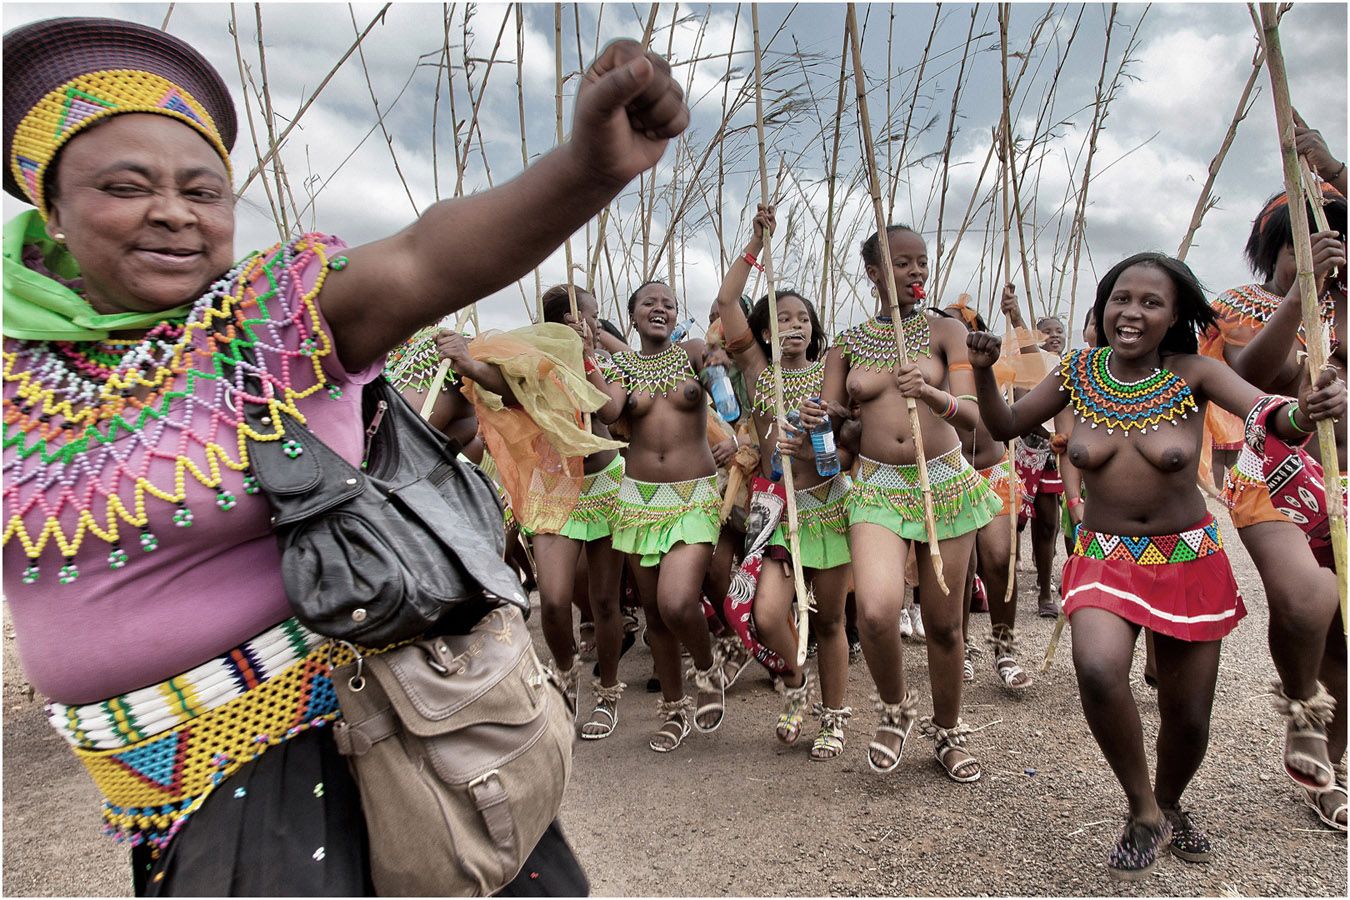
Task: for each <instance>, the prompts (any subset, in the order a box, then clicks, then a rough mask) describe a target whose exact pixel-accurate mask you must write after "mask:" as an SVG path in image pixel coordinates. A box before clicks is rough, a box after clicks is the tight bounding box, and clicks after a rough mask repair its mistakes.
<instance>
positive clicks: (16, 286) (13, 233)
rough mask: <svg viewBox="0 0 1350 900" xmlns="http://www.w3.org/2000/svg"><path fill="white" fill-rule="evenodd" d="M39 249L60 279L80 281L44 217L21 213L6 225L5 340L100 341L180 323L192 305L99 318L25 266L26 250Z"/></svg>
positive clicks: (62, 287) (84, 303) (66, 290)
mask: <svg viewBox="0 0 1350 900" xmlns="http://www.w3.org/2000/svg"><path fill="white" fill-rule="evenodd" d="M28 244H34V245H36V246H37V247H38V248H39V249H40V250H41V251H42V254H43V256H44V257H46V260H47V265H48V266H49V267H50V268H51V270H52V272H54V273H56V275H58V276H59V277H61V278H72V279H73V278H78V277H79V276H80V266H79V263H77V262H76V261H75V257H73V256H71V255H70V251H69V250H67V249H66V248H65V246H64V245H62V244H58V243H57V242H56V241H54V240H52V239H51V237H50V236H48V234H47V231H46V228H45V227H44V223H43V221H42V216H40V215H39V214H38V211H37V210H35V209H32V210H29V211H28V212H25V213H20V214H19V215H17V216H15V217H14V218H13V219H10V220H9V221H8V222H6V223H5V234H4V241H3V248H4V254H5V275H4V289H5V307H4V316H3V331H4V334H5V337H10V338H17V339H19V340H24V341H101V340H105V339H107V337H108V335H109V334H110V333H112V332H114V331H132V330H136V329H145V328H149V327H150V326H152V325H155V324H158V323H159V322H163V321H164V320H166V319H182V318H185V317H186V316H187V314H188V311H189V310H191V309H192V304H191V303H185V304H183V305H182V306H177V307H174V308H173V309H162V310H156V311H155V312H125V313H112V314H110V315H100V314H99V313H97V312H95V311H94V308H93V307H92V306H90V305H89V302H88V301H87V300H85V299H84V298H83V297H81V296H80V295H79V294H77V293H75V292H74V291H72V290H71V289H70V288H68V287H66V286H65V285H63V284H61V283H60V282H58V281H54V280H53V279H51V278H48V277H47V276H46V275H41V274H39V273H37V272H34V271H33V270H32V269H30V268H28V267H27V266H25V265H24V264H23V248H24V247H25V246H26V245H28Z"/></svg>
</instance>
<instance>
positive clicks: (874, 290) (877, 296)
mask: <svg viewBox="0 0 1350 900" xmlns="http://www.w3.org/2000/svg"><path fill="white" fill-rule="evenodd" d="M872 299H873V300H880V299H881V291H879V290H877V286H876V285H875V284H874V285H872Z"/></svg>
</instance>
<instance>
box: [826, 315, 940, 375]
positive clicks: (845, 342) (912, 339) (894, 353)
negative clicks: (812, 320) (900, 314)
mask: <svg viewBox="0 0 1350 900" xmlns="http://www.w3.org/2000/svg"><path fill="white" fill-rule="evenodd" d="M900 330H901V331H902V332H904V335H905V361H906V362H915V361H917V360H918V359H919V357H921V356H929V355H930V347H929V343H930V341H931V339H932V334H933V332H932V329H931V328H930V327H929V325H928V316H926V315H925V314H924V313H923V311H922V310H919V311H917V312H915V313H914V314H913V315H910V316H908V317H906V318H902V319H901V320H900ZM835 344H837V345H838V346H839V348H840V350H841V351H842V352H843V354H844V359H845V360H846V361H847V362H848V364H849V365H850V366H854V367H858V368H863V369H893V368H895V365H896V364H897V363H898V362H899V361H900V348H899V347H898V346H896V343H895V326H894V324H893V323H892V322H891V320H890V318H889V317H887V318H884V319H883V318H881V317H876V318H871V319H868V320H867V321H865V322H863V323H862V324H860V325H854V326H853V327H852V328H850V329H848V330H847V331H845V332H843V333H842V334H840V335H839V337H837V338H836V339H835Z"/></svg>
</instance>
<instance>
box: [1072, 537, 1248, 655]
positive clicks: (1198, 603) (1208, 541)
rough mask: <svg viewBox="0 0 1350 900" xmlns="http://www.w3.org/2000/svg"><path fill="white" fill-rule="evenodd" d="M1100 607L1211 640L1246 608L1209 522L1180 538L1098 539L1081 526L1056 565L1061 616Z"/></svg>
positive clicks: (1159, 629)
mask: <svg viewBox="0 0 1350 900" xmlns="http://www.w3.org/2000/svg"><path fill="white" fill-rule="evenodd" d="M1084 607H1093V608H1096V609H1104V610H1107V611H1108V612H1112V613H1115V614H1116V615H1118V616H1120V617H1121V618H1122V619H1125V620H1126V621H1127V622H1133V623H1134V624H1136V625H1141V626H1143V627H1145V628H1149V629H1152V630H1153V631H1154V632H1156V633H1158V634H1165V635H1167V636H1168V637H1173V638H1177V639H1178V640H1183V641H1217V640H1219V639H1220V638H1222V637H1224V636H1225V635H1227V634H1228V632H1230V631H1232V630H1233V629H1234V628H1235V627H1237V623H1238V622H1239V621H1241V620H1242V617H1243V616H1245V615H1246V614H1247V609H1246V607H1245V606H1243V603H1242V594H1241V593H1240V592H1239V591H1238V585H1237V581H1236V580H1235V579H1234V578H1233V567H1232V566H1231V565H1230V564H1229V562H1228V554H1226V553H1225V552H1224V550H1223V540H1222V538H1221V537H1220V535H1219V527H1218V525H1217V524H1216V523H1215V521H1214V517H1213V516H1211V515H1206V516H1205V518H1204V519H1203V520H1202V521H1201V522H1199V523H1198V524H1196V525H1195V526H1194V527H1192V528H1188V529H1186V530H1185V531H1183V532H1181V533H1180V534H1156V535H1147V536H1141V537H1129V536H1126V535H1114V534H1103V533H1102V532H1098V531H1090V530H1088V529H1086V528H1084V527H1082V526H1081V525H1080V526H1079V527H1078V534H1077V537H1076V539H1075V541H1074V547H1073V555H1072V556H1070V557H1069V560H1068V562H1066V563H1065V564H1064V613H1065V615H1067V616H1070V617H1072V616H1073V614H1074V613H1075V612H1077V611H1078V610H1080V609H1083V608H1084Z"/></svg>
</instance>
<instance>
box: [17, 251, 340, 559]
mask: <svg viewBox="0 0 1350 900" xmlns="http://www.w3.org/2000/svg"><path fill="white" fill-rule="evenodd" d="M326 240H331V239H329V238H327V237H326V236H324V235H318V234H311V235H305V236H303V237H301V238H299V239H297V240H295V241H294V242H292V243H290V244H287V245H279V246H277V247H275V248H273V249H272V250H270V251H268V252H267V253H265V254H254V255H252V256H249V257H247V258H246V259H245V260H244V261H242V262H240V263H239V264H238V265H236V266H235V268H234V269H232V270H231V271H230V272H229V273H228V274H226V275H224V276H223V277H222V278H221V279H220V280H218V281H216V282H215V283H214V284H212V285H211V287H210V288H209V289H208V290H207V292H206V293H205V294H204V295H203V296H202V297H201V298H200V299H198V300H197V301H196V302H195V303H193V304H192V305H191V310H190V312H189V313H188V316H187V319H186V321H184V322H179V323H176V324H175V323H171V322H165V323H162V324H160V325H158V326H156V327H155V328H153V329H151V331H150V332H149V333H148V334H147V335H146V336H145V337H144V338H143V339H141V340H139V341H134V342H130V341H128V342H120V341H100V342H87V343H86V342H75V343H62V342H46V341H23V340H14V339H8V340H6V341H5V345H4V354H3V358H4V369H3V377H4V380H5V382H6V383H7V384H13V385H14V387H13V388H12V390H11V391H9V395H8V396H6V397H5V398H4V424H3V435H4V438H3V445H4V464H3V473H4V488H3V497H4V515H5V527H4V538H3V543H4V544H8V543H9V541H10V540H11V539H14V538H17V539H18V540H19V542H20V543H21V544H22V546H23V550H24V553H25V555H26V556H27V557H28V559H29V563H30V564H29V566H28V568H27V569H26V570H25V571H24V576H23V581H24V583H26V584H33V583H34V582H36V581H37V580H38V578H39V570H38V566H37V560H38V559H39V557H40V556H41V555H42V552H43V550H44V549H46V547H47V545H48V544H49V543H54V544H55V545H56V549H57V550H58V552H59V553H60V555H61V557H62V561H63V565H62V566H61V571H60V573H59V577H58V580H59V581H60V582H61V583H62V584H69V583H71V582H73V581H74V580H75V579H76V578H77V577H78V576H79V570H78V568H77V566H76V563H75V555H76V554H77V553H78V552H79V550H80V548H81V546H82V544H83V543H84V541H85V539H86V538H87V537H88V536H90V535H93V536H94V537H96V538H98V539H100V540H102V541H104V542H106V543H107V544H108V545H109V548H110V549H109V553H108V556H107V564H108V566H109V567H110V568H112V569H114V570H115V569H121V568H123V567H124V566H126V565H127V563H128V561H129V559H128V553H127V551H126V550H125V549H123V544H124V542H125V541H124V539H125V534H124V529H125V528H126V527H127V526H131V527H132V528H134V529H137V530H138V531H139V536H138V539H137V540H136V541H134V543H138V544H139V546H140V548H141V550H142V551H144V552H147V553H149V552H153V551H154V550H155V549H157V548H158V546H159V539H158V538H157V537H156V535H155V534H154V533H153V532H152V531H151V530H150V514H149V511H148V509H147V507H148V505H149V503H150V502H151V501H152V500H155V501H160V502H163V503H167V504H170V505H172V506H174V507H175V509H174V511H173V515H172V521H173V524H174V525H175V526H177V527H179V528H187V527H190V526H191V525H192V520H193V511H192V510H190V509H189V508H188V507H187V505H186V498H187V479H188V478H189V477H191V478H193V479H195V480H197V481H198V482H199V483H201V484H202V485H203V486H205V487H207V488H208V489H212V490H214V491H215V492H216V494H215V505H216V507H217V508H218V509H219V510H221V511H222V512H228V511H230V510H231V509H233V508H234V507H235V505H236V504H237V498H236V496H235V494H234V493H232V491H231V490H230V486H229V485H227V483H226V478H225V472H224V470H225V469H232V470H234V471H237V472H242V473H245V475H244V477H243V485H242V487H243V490H244V492H245V493H248V494H254V493H257V492H258V487H257V485H256V483H254V481H253V479H252V478H251V476H249V475H248V474H247V473H248V465H249V462H248V452H247V446H246V443H245V434H246V433H247V434H248V435H249V436H252V437H255V438H257V439H260V440H277V441H281V440H285V442H286V443H289V444H294V445H295V447H296V448H297V450H296V455H298V453H299V452H300V449H299V448H300V445H299V444H298V443H297V442H295V441H293V440H290V439H287V438H286V437H285V435H284V433H283V432H282V431H281V430H280V429H281V425H280V424H278V426H277V431H276V432H275V433H274V434H263V435H256V434H254V433H253V432H252V431H251V430H249V429H248V425H247V421H246V419H245V417H244V413H243V408H244V404H246V403H260V402H270V403H273V404H276V405H277V407H279V408H280V409H283V410H285V411H287V412H289V413H291V414H292V415H294V416H296V417H297V418H299V419H300V420H301V421H302V422H303V421H304V415H303V413H301V412H300V410H299V409H298V408H297V407H296V403H297V401H299V400H300V399H302V398H304V397H307V396H309V395H311V394H314V393H316V392H318V391H320V390H324V389H327V390H328V394H329V396H330V397H333V398H335V399H336V398H339V397H341V388H340V387H339V386H338V385H329V384H328V382H327V379H326V377H325V375H324V372H323V367H322V360H323V358H324V357H326V356H327V355H328V354H329V353H330V352H331V344H330V341H329V338H328V336H327V334H326V333H325V332H324V331H323V330H322V329H321V328H320V327H319V322H320V319H319V312H318V308H317V306H316V305H315V304H314V298H315V297H316V296H317V295H318V293H319V291H320V289H321V288H322V287H323V283H324V278H325V276H326V274H327V271H328V269H329V268H330V266H331V268H332V269H341V268H342V267H343V266H345V265H346V257H343V256H338V257H334V258H333V259H332V261H331V264H330V262H329V257H328V247H327V246H326V245H325V243H324V242H325V241H326ZM338 246H340V245H338ZM311 270H317V271H316V273H315V274H314V275H313V276H312V277H313V284H312V286H311V287H309V288H308V289H307V290H306V289H305V288H304V287H303V284H302V278H303V277H304V276H305V273H306V272H307V271H311ZM245 345H248V346H251V347H252V348H253V351H254V356H255V358H256V363H249V362H246V361H244V360H243V359H241V358H240V351H241V348H242V347H243V346H245ZM306 370H309V371H306ZM246 373H247V374H248V375H249V377H250V378H253V379H257V381H258V382H260V383H261V384H262V385H263V389H264V394H265V395H266V397H267V399H266V400H264V399H263V398H262V397H258V396H255V395H254V394H253V393H252V392H251V391H250V390H248V389H247V388H246V386H245V375H246ZM301 385H304V386H303V387H302V386H301ZM287 452H288V454H289V453H290V451H289V450H287ZM165 459H169V460H175V461H176V464H175V465H174V466H173V467H172V469H171V471H170V472H168V473H167V474H154V475H152V473H151V463H152V462H154V461H156V460H161V461H162V460H165ZM157 471H158V472H160V473H162V472H163V470H162V469H161V470H157ZM63 518H65V519H66V522H65V523H63V521H62V519H63Z"/></svg>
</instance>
